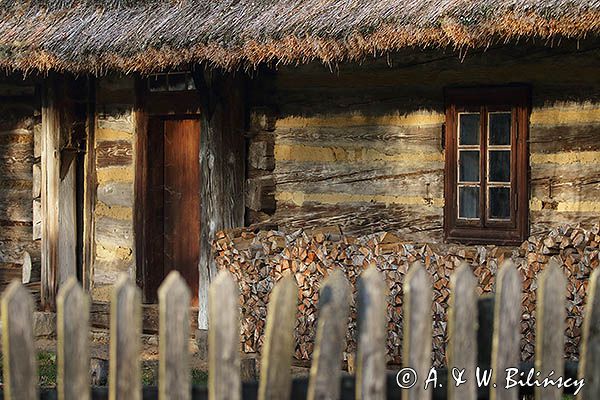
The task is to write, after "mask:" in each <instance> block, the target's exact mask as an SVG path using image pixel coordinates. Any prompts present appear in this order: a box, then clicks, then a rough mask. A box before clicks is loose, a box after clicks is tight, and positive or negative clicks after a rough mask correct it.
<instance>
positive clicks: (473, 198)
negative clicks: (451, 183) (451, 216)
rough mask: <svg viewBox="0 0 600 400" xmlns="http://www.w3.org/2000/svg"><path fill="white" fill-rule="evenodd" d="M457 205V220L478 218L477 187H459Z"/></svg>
mask: <svg viewBox="0 0 600 400" xmlns="http://www.w3.org/2000/svg"><path fill="white" fill-rule="evenodd" d="M458 205H459V206H458V217H459V218H479V187H478V186H460V187H459V188H458Z"/></svg>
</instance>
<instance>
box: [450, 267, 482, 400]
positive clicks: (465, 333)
mask: <svg viewBox="0 0 600 400" xmlns="http://www.w3.org/2000/svg"><path fill="white" fill-rule="evenodd" d="M476 284H477V282H476V280H475V276H474V275H473V272H472V271H471V266H470V265H469V264H467V263H464V262H463V263H462V264H461V266H460V267H458V269H457V270H456V271H455V272H454V274H453V275H452V278H450V285H451V287H452V292H451V294H450V311H449V313H448V336H449V338H450V343H449V345H448V398H449V399H450V400H475V399H476V398H477V391H476V382H475V379H474V378H475V363H476V360H477V293H476V291H475V287H476ZM453 369H454V370H453ZM460 371H464V372H463V375H462V379H463V380H466V382H463V383H462V384H461V385H459V386H456V383H457V380H456V379H453V376H456V377H459V374H460Z"/></svg>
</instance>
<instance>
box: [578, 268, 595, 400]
mask: <svg viewBox="0 0 600 400" xmlns="http://www.w3.org/2000/svg"><path fill="white" fill-rule="evenodd" d="M599 286H600V269H595V270H594V272H592V275H591V276H590V283H589V287H588V295H587V296H588V298H587V302H586V305H585V316H584V318H583V332H582V344H581V354H580V356H579V379H584V380H585V385H584V386H583V388H582V389H581V392H580V393H579V394H578V397H577V398H578V399H580V400H596V399H600V377H599V376H598V366H599V365H600V293H598V291H599V290H600V287H599Z"/></svg>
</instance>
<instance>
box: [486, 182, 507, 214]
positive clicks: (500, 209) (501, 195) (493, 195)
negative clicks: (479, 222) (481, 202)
mask: <svg viewBox="0 0 600 400" xmlns="http://www.w3.org/2000/svg"><path fill="white" fill-rule="evenodd" d="M489 197H490V200H489V201H490V218H494V219H509V218H510V188H507V187H491V188H490V194H489Z"/></svg>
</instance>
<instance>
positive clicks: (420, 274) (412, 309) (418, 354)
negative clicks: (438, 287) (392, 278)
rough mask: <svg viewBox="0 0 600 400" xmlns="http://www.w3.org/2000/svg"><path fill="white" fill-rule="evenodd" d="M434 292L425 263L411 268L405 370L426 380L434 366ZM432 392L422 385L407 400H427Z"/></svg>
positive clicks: (407, 288) (406, 301)
mask: <svg viewBox="0 0 600 400" xmlns="http://www.w3.org/2000/svg"><path fill="white" fill-rule="evenodd" d="M432 299H433V292H432V289H431V279H430V276H429V273H428V272H427V271H426V270H425V268H424V267H423V264H422V263H421V262H415V263H413V264H412V266H411V267H410V269H409V271H408V274H407V275H406V279H405V281H404V319H403V322H404V328H403V329H404V338H403V342H402V359H403V360H404V365H403V367H405V368H412V369H413V370H414V371H415V372H416V373H417V376H418V377H421V378H423V377H426V376H427V374H428V372H429V369H430V366H431V341H432V331H431V326H432V317H431V302H432ZM431 393H432V390H431V389H429V390H425V385H424V384H422V379H421V383H419V384H416V385H414V386H413V387H412V388H410V389H407V390H403V391H402V399H404V400H421V399H423V400H426V399H430V398H431Z"/></svg>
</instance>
